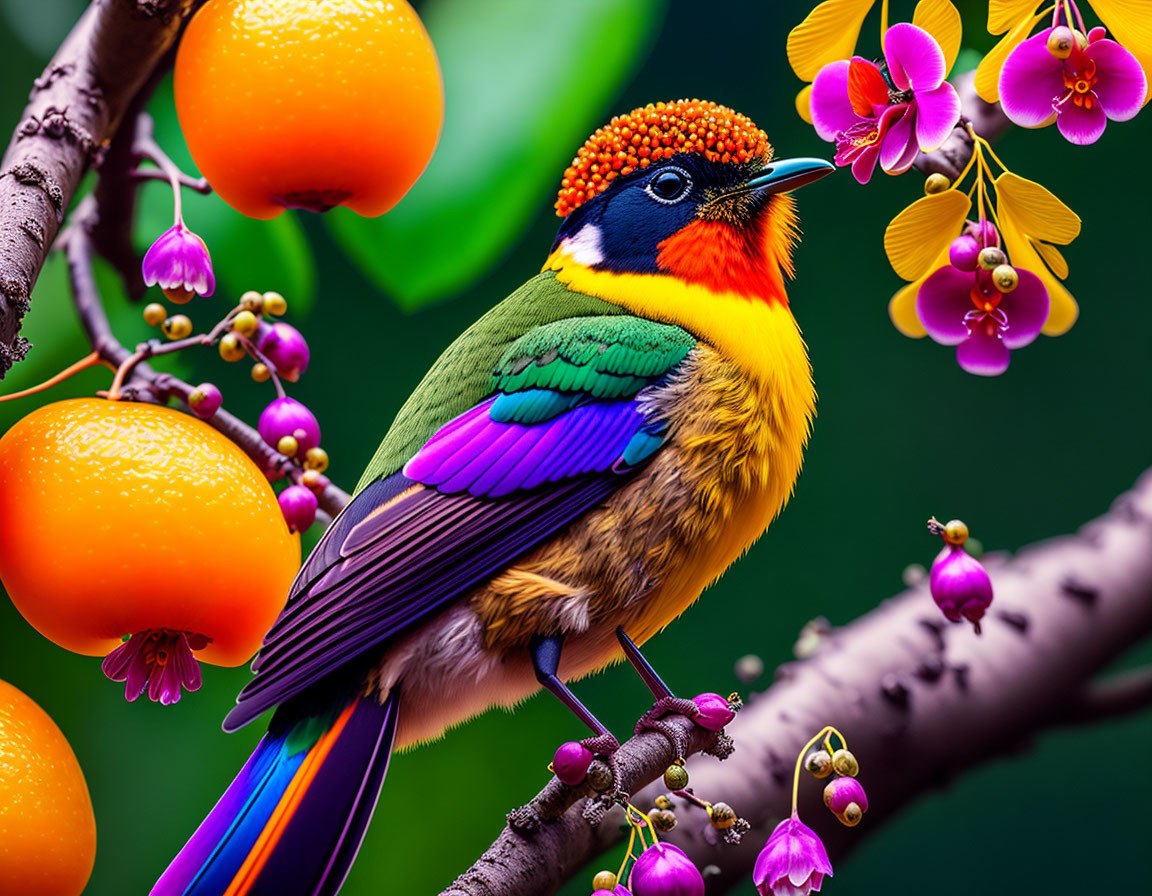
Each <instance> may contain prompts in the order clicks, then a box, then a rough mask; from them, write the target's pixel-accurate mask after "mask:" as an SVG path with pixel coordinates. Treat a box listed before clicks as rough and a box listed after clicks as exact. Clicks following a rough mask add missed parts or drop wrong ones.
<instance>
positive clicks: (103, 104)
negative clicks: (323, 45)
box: [0, 0, 196, 378]
mask: <svg viewBox="0 0 1152 896" xmlns="http://www.w3.org/2000/svg"><path fill="white" fill-rule="evenodd" d="M195 5H196V4H195V3H194V2H193V0H96V2H93V3H92V5H91V6H89V7H88V9H87V11H86V12H85V13H84V15H83V16H81V18H80V21H78V22H77V23H76V26H75V27H74V28H73V29H72V32H71V33H70V34H69V35H68V37H67V39H66V40H65V41H64V43H63V44H62V45H61V46H60V49H59V50H58V51H57V52H56V55H55V56H54V57H53V58H52V61H51V62H50V63H48V67H47V68H46V69H45V70H44V73H43V74H42V75H41V76H40V77H39V78H38V79H37V80H36V82H35V84H34V85H33V87H32V93H31V96H30V97H29V101H28V106H27V107H26V108H25V110H24V114H23V115H22V116H21V121H20V124H19V126H18V127H17V128H16V132H15V133H14V134H13V135H12V141H11V142H10V143H9V144H8V149H7V151H6V152H5V153H4V160H3V162H0V378H3V376H4V374H5V373H6V372H7V371H8V369H9V368H10V367H11V366H12V364H13V363H15V362H16V361H19V360H22V359H23V358H24V356H25V355H26V354H27V353H28V349H29V344H28V341H27V340H26V339H23V338H22V337H21V336H20V335H19V333H20V324H21V321H22V320H23V318H24V315H25V314H26V313H27V312H28V309H29V307H30V296H31V294H32V287H33V286H34V285H35V284H36V278H37V277H38V276H39V275H40V269H41V267H42V266H43V264H44V259H45V257H46V256H47V254H48V250H49V249H50V248H51V246H52V243H53V241H54V240H55V239H56V234H57V232H58V231H59V229H60V225H61V224H62V223H63V221H64V215H65V212H66V211H67V209H68V206H69V204H70V203H71V202H72V197H73V196H74V195H75V193H76V188H77V186H79V184H80V179H81V178H82V177H83V176H84V173H85V172H86V171H87V170H88V168H89V167H90V166H91V165H92V164H94V163H96V162H98V161H99V157H100V155H101V153H102V151H103V148H104V147H105V146H106V144H107V142H108V141H109V140H110V139H111V138H112V136H113V135H114V134H115V132H116V128H117V126H118V125H119V123H120V121H121V119H122V117H123V115H124V113H125V111H126V109H127V108H128V107H129V106H130V105H131V103H132V101H133V99H134V98H135V97H136V96H137V94H138V93H139V92H140V90H141V88H142V87H143V86H144V85H145V84H146V83H147V81H148V79H149V78H150V76H151V75H152V74H153V72H154V71H155V70H156V67H157V65H158V63H159V62H160V60H161V59H162V58H164V55H165V54H166V53H167V52H168V50H169V49H170V48H171V47H172V45H173V43H174V42H175V40H176V36H177V35H178V34H179V32H180V29H181V27H182V26H183V24H184V21H185V20H186V19H187V17H188V16H189V15H190V13H191V11H192V10H193V8H194V7H195Z"/></svg>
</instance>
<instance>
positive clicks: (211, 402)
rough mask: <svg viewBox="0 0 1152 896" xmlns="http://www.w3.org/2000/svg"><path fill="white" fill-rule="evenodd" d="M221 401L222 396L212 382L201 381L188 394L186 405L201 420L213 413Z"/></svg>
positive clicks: (222, 400) (222, 399)
mask: <svg viewBox="0 0 1152 896" xmlns="http://www.w3.org/2000/svg"><path fill="white" fill-rule="evenodd" d="M223 403H224V396H222V395H221V394H220V390H219V389H217V388H216V387H215V386H214V385H212V383H201V384H200V385H199V386H197V387H196V388H195V389H193V390H192V391H191V392H190V393H189V395H188V407H190V408H191V409H192V413H193V414H195V415H196V416H197V417H199V418H200V419H201V420H207V419H208V418H209V417H211V416H212V415H213V414H215V413H216V412H217V411H218V410H220V405H222V404H223Z"/></svg>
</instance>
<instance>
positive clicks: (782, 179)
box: [747, 159, 836, 193]
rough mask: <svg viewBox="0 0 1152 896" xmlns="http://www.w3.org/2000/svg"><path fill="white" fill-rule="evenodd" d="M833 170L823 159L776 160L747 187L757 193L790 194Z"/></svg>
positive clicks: (833, 167) (831, 165)
mask: <svg viewBox="0 0 1152 896" xmlns="http://www.w3.org/2000/svg"><path fill="white" fill-rule="evenodd" d="M835 170H836V167H835V166H834V165H833V164H832V163H831V162H825V161H824V160H823V159H778V160H776V161H773V162H769V163H768V164H767V165H765V166H764V167H763V168H762V169H761V170H760V173H759V174H757V175H756V176H755V177H754V178H752V179H751V180H750V181H748V184H747V187H748V189H750V190H755V191H756V192H758V193H790V192H792V191H793V190H796V189H799V188H800V187H802V186H804V185H805V184H810V183H812V182H813V181H816V180H820V178H822V177H826V176H827V175H829V174H831V173H832V172H833V171H835Z"/></svg>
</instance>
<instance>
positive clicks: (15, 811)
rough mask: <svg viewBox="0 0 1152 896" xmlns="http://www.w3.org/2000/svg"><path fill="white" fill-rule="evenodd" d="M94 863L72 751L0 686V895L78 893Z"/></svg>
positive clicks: (90, 824)
mask: <svg viewBox="0 0 1152 896" xmlns="http://www.w3.org/2000/svg"><path fill="white" fill-rule="evenodd" d="M95 859H96V819H95V817H94V816H93V814H92V800H91V798H90V797H89V796H88V785H87V784H85V783H84V773H83V772H81V771H80V763H78V762H77V761H76V754H75V753H73V752H72V747H70V746H69V745H68V741H66V740H65V739H64V735H63V734H61V733H60V729H59V728H57V727H56V723H55V722H53V721H52V719H51V718H49V717H48V713H46V712H44V710H42V709H41V708H40V707H39V706H37V705H36V703H35V702H33V701H32V700H31V699H30V698H29V697H28V696H27V695H26V694H24V693H23V692H21V691H19V690H17V689H16V688H14V687H12V685H10V684H8V682H6V681H0V893H12V894H16V893H19V894H20V896H79V894H80V892H81V891H82V890H83V889H84V886H85V885H86V884H87V883H88V877H89V875H90V874H91V873H92V863H93V862H94V861H95Z"/></svg>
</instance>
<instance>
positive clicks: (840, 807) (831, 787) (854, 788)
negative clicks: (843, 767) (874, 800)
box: [824, 778, 868, 824]
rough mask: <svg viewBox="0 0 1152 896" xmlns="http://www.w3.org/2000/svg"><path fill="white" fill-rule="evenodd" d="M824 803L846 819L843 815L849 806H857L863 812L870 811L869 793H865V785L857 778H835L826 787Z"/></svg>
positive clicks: (839, 816) (835, 813)
mask: <svg viewBox="0 0 1152 896" xmlns="http://www.w3.org/2000/svg"><path fill="white" fill-rule="evenodd" d="M824 805H825V806H827V807H828V808H829V809H831V810H832V814H833V815H835V816H836V817H837V818H840V820H841V821H844V819H843V818H841V816H842V815H843V814H844V813H845V812H846V811H847V809H848V807H849V806H855V807H856V809H857V810H858V811H859V812H860V813H861V814H863V813H864V812H867V811H868V795H867V794H865V793H864V786H863V785H862V784H861V783H860V782H859V781H857V780H856V779H855V778H833V779H832V780H831V781H829V782H828V783H827V785H825V787H824ZM859 820H860V819H859V818H857V819H856V821H859ZM845 823H847V822H845ZM853 824H855V822H853Z"/></svg>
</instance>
